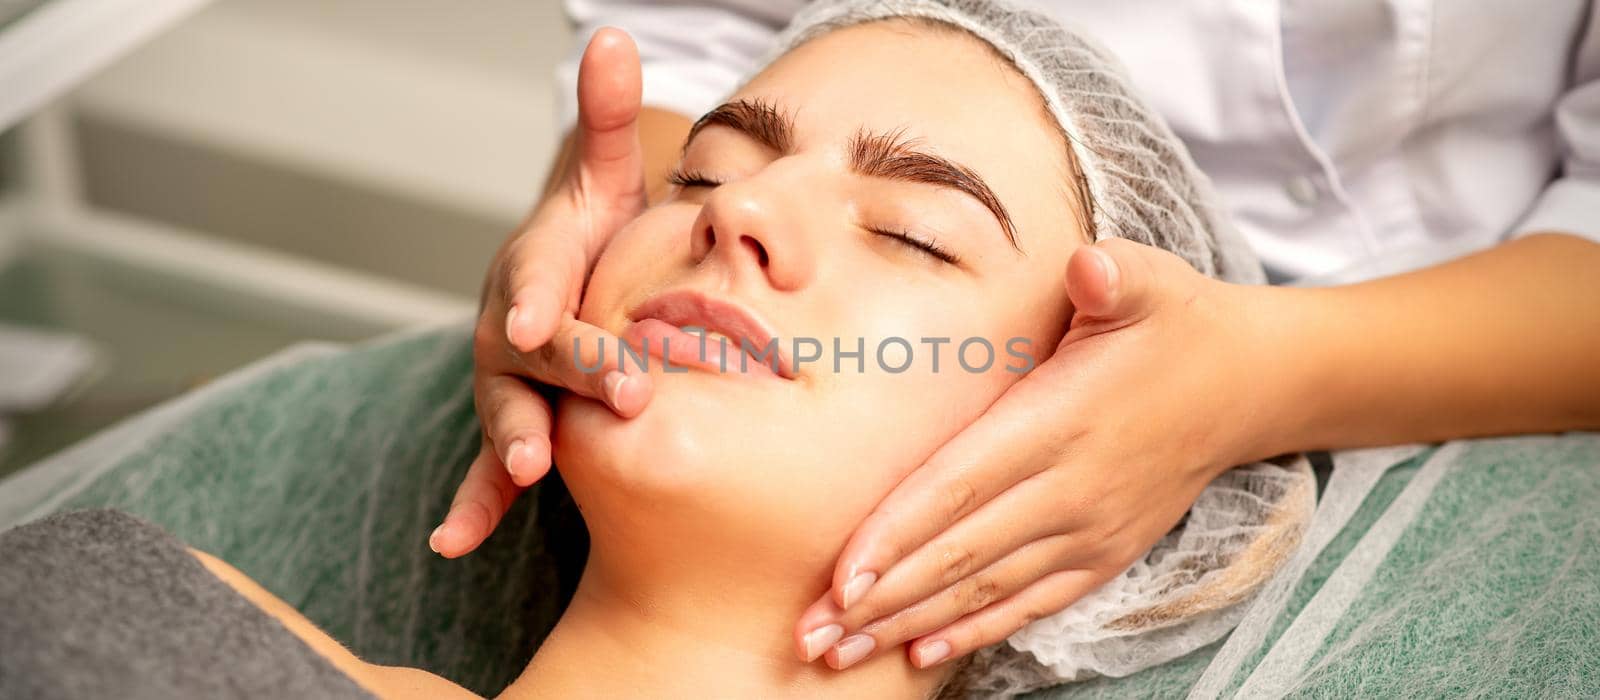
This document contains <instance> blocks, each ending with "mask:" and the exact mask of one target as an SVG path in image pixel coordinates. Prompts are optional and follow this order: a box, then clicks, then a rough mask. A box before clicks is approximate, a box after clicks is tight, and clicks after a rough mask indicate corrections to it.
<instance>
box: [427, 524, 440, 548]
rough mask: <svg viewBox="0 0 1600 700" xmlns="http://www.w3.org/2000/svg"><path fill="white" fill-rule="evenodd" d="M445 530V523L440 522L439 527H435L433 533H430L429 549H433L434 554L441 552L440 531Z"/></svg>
mask: <svg viewBox="0 0 1600 700" xmlns="http://www.w3.org/2000/svg"><path fill="white" fill-rule="evenodd" d="M443 531H444V523H439V527H436V528H434V529H433V534H430V535H428V549H431V550H433V553H434V554H438V553H439V544H438V543H439V533H440V532H443Z"/></svg>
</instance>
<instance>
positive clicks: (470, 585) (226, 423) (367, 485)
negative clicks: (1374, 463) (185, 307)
mask: <svg viewBox="0 0 1600 700" xmlns="http://www.w3.org/2000/svg"><path fill="white" fill-rule="evenodd" d="M467 333H468V331H467V330H466V329H465V328H464V327H452V328H449V329H444V330H439V331H435V332H430V333H425V334H420V335H410V336H406V337H403V338H398V339H391V340H387V341H383V342H379V343H374V344H371V345H368V346H363V347H360V348H356V349H353V350H350V351H346V352H340V353H327V354H322V355H317V356H310V357H304V358H298V359H297V360H296V361H294V362H291V363H285V364H282V365H281V366H277V367H272V368H270V369H269V370H266V371H261V372H259V373H257V375H256V376H254V377H253V378H251V379H249V380H248V381H243V382H240V383H238V384H237V385H235V386H231V387H229V388H228V389H227V390H226V391H221V392H217V393H215V394H213V395H211V396H209V397H208V398H206V399H205V400H204V401H203V402H200V404H199V405H198V406H195V407H193V408H191V409H189V410H188V411H187V413H186V414H185V415H184V416H182V418H181V420H176V421H169V424H168V425H167V426H165V427H163V428H161V429H160V430H159V431H156V432H155V434H152V435H148V436H144V437H142V438H141V440H140V441H139V442H138V443H137V445H136V446H135V447H134V448H132V449H129V450H124V451H121V452H119V453H117V454H113V455H111V456H109V457H108V459H110V460H111V462H112V463H110V464H106V465H93V468H90V466H89V465H86V464H84V463H82V460H83V459H85V458H84V457H83V456H82V455H81V454H79V455H76V456H74V457H73V460H74V462H75V463H74V464H72V465H70V466H72V468H74V469H80V470H83V473H84V474H88V475H91V476H90V477H85V478H82V479H78V480H76V481H75V482H72V483H69V484H65V485H63V486H61V487H60V488H58V489H57V490H56V491H55V492H53V493H52V494H51V497H50V498H49V499H41V503H43V504H44V505H43V506H41V509H40V510H36V511H35V512H34V513H33V516H34V517H37V516H38V515H40V514H42V512H43V511H44V510H50V511H54V510H64V509H75V508H89V507H115V508H120V509H123V510H127V511H129V512H132V513H137V514H139V515H141V516H143V517H145V518H148V519H150V520H151V521H153V522H156V523H158V524H160V525H161V526H163V527H165V528H167V529H168V530H170V531H172V532H173V533H175V534H176V535H178V536H179V537H181V538H183V539H184V540H186V541H187V542H189V543H191V544H192V545H194V546H196V547H198V548H200V549H203V550H206V551H209V552H211V553H213V554H216V555H218V556H220V557H222V558H223V559H225V560H227V561H229V562H231V563H233V564H234V565H235V566H237V567H239V568H240V569H241V570H243V571H244V572H245V573H246V574H248V575H249V576H251V577H252V578H254V579H256V580H257V581H259V582H261V583H262V585H264V586H265V587H266V588H268V589H269V590H271V591H272V592H273V593H275V594H277V595H279V596H280V597H282V598H283V599H284V600H286V601H287V602H289V603H290V604H292V605H294V606H295V607H297V608H299V609H300V610H301V611H303V612H304V613H305V614H306V615H307V616H308V617H309V618H311V619H312V620H313V621H314V622H316V623H317V624H318V625H320V626H321V627H322V628H323V629H325V630H327V631H328V632H329V633H330V634H331V635H333V636H334V637H335V638H336V639H339V640H340V641H342V642H344V643H345V644H347V645H348V646H350V648H351V649H352V650H353V651H354V652H355V653H357V654H359V655H361V656H362V657H364V658H367V659H369V660H372V661H375V662H378V663H384V664H399V665H410V666H416V667H419V668H423V669H427V670H429V671H433V672H435V673H439V674H441V675H444V676H445V677H447V678H450V679H452V680H454V681H456V682H458V683H461V684H462V685H464V686H466V687H467V688H469V689H471V690H474V691H476V692H479V693H486V694H488V693H494V692H497V691H499V690H500V689H501V688H503V687H504V686H505V685H506V684H508V683H509V682H510V681H511V680H512V679H514V678H515V676H516V674H517V673H519V672H520V671H521V669H522V667H523V666H524V664H526V662H527V660H528V659H529V658H530V657H531V656H532V653H533V651H534V649H536V648H537V645H538V643H539V641H540V640H542V639H543V637H544V635H545V634H546V633H548V631H549V629H550V627H551V626H552V625H553V624H554V621H555V620H556V618H557V617H558V616H559V614H560V611H561V609H562V607H563V606H564V604H565V600H566V598H567V596H568V595H570V590H571V587H572V586H573V585H574V584H575V576H576V574H577V573H578V571H579V570H580V568H581V562H582V557H583V553H584V549H585V547H586V542H585V537H584V533H583V528H582V523H581V520H579V519H578V518H577V515H576V511H575V509H574V508H572V506H571V502H570V500H568V499H567V498H566V496H565V493H564V490H563V489H562V488H561V487H560V485H559V482H558V481H556V482H552V483H548V484H545V485H543V486H541V487H537V488H536V489H535V490H533V491H530V492H529V493H528V494H527V495H526V496H525V497H524V498H523V499H522V500H521V501H520V502H519V503H518V504H517V506H516V507H515V508H514V509H513V511H512V512H511V513H510V514H509V515H508V516H507V518H506V520H505V521H504V522H503V523H502V525H501V527H500V529H499V531H498V532H497V533H496V534H495V535H494V536H493V537H492V538H491V539H490V540H489V542H488V543H486V545H485V547H484V548H483V549H482V550H480V551H479V552H477V553H474V554H472V555H470V556H468V557H466V558H464V559H461V560H457V561H446V560H443V559H441V558H439V557H437V556H436V555H434V554H433V553H432V552H430V551H429V550H428V547H427V541H426V540H427V535H428V533H429V531H430V530H431V529H432V527H433V526H434V525H435V524H437V523H438V522H439V520H440V518H441V517H442V516H443V514H444V511H445V509H446V507H447V506H448V505H449V502H450V498H451V496H452V494H453V491H454V487H455V485H456V483H457V482H458V481H459V479H460V477H461V475H462V474H463V473H464V472H465V469H466V466H467V464H468V463H469V461H470V460H471V458H472V456H473V454H474V453H475V451H476V449H477V444H478V439H479V438H478V425H477V422H476V419H475V418H474V415H473V409H472V397H471V388H470V384H469V373H470V366H471V361H470V355H469V348H468V335H467ZM61 466H62V465H52V464H49V463H46V464H43V465H41V466H40V467H38V468H39V469H52V468H59V467H61ZM1430 470H1431V473H1432V474H1433V475H1434V476H1433V477H1432V478H1437V485H1436V486H1434V487H1433V488H1432V490H1431V491H1418V495H1419V496H1420V498H1418V499H1412V500H1415V501H1416V503H1417V507H1416V509H1415V513H1414V514H1413V515H1409V516H1407V517H1403V518H1402V517H1397V512H1398V508H1399V501H1403V500H1405V499H1403V498H1402V494H1403V493H1406V492H1407V491H1408V487H1411V486H1415V484H1413V482H1414V481H1419V480H1420V478H1419V476H1418V475H1419V474H1427V473H1430ZM3 487H4V484H0V488H3ZM1401 515H1403V514H1401ZM1386 534H1392V535H1397V538H1395V539H1394V541H1393V545H1392V547H1391V548H1388V549H1381V548H1380V545H1382V544H1383V542H1382V540H1383V539H1384V536H1385V535H1386ZM1370 552H1376V553H1377V556H1368V553H1370ZM1270 621H1271V624H1270V627H1269V628H1268V633H1267V634H1266V636H1265V641H1264V642H1263V643H1262V644H1261V646H1260V648H1259V649H1257V650H1255V651H1254V652H1252V653H1250V654H1249V655H1248V656H1247V657H1246V658H1247V661H1246V662H1245V663H1244V665H1243V666H1242V667H1240V668H1239V670H1238V672H1237V673H1236V674H1235V675H1233V676H1232V681H1231V682H1230V683H1229V684H1228V686H1227V692H1226V693H1225V694H1228V695H1234V694H1243V695H1246V696H1259V695H1270V696H1282V695H1303V696H1315V697H1325V696H1340V697H1345V696H1351V695H1376V696H1396V695H1403V696H1428V697H1432V696H1458V695H1493V696H1508V695H1509V696H1524V697H1526V696H1540V697H1550V696H1571V697H1583V696H1587V697H1595V696H1600V654H1597V653H1596V652H1595V650H1596V649H1600V437H1596V436H1594V435H1588V434H1576V435H1568V436H1557V437H1527V438H1511V439H1501V440H1484V441H1473V442H1468V443H1453V444H1452V445H1450V446H1446V447H1445V448H1441V449H1438V450H1430V451H1427V452H1424V453H1423V454H1421V455H1418V456H1417V457H1415V458H1413V459H1411V460H1408V461H1406V462H1405V463H1403V464H1400V465H1398V466H1396V467H1394V468H1392V469H1389V470H1388V471H1387V472H1386V473H1385V474H1384V476H1383V477H1382V478H1381V479H1380V480H1379V481H1378V484H1377V487H1376V488H1375V490H1373V492H1372V493H1371V494H1369V495H1368V496H1367V498H1366V500H1365V501H1364V502H1363V503H1362V504H1361V506H1360V508H1359V509H1358V510H1357V512H1356V514H1355V516H1354V517H1353V518H1352V519H1351V521H1350V522H1349V524H1348V525H1347V526H1346V527H1345V528H1344V529H1343V530H1342V531H1340V533H1339V535H1338V536H1337V537H1335V538H1334V539H1333V541H1332V542H1331V544H1329V545H1328V546H1327V547H1326V548H1325V549H1324V551H1323V552H1322V553H1321V554H1320V556H1318V557H1317V558H1316V560H1315V561H1314V563H1313V564H1312V566H1311V567H1310V569H1309V570H1307V572H1306V574H1305V575H1304V576H1303V577H1302V578H1301V580H1300V581H1299V582H1298V583H1297V584H1296V585H1295V587H1294V588H1293V594H1292V595H1291V596H1289V600H1288V602H1287V604H1286V605H1284V607H1283V610H1281V611H1278V612H1277V613H1276V614H1275V615H1274V616H1273V617H1271V618H1270ZM1219 646H1220V644H1219V645H1212V646H1211V647H1207V648H1205V649H1201V650H1200V651H1197V652H1195V653H1193V654H1190V655H1188V656H1186V657H1183V658H1181V659H1178V660H1177V661H1174V662H1172V663H1168V664H1165V665H1163V666H1160V667H1157V668H1153V669H1150V670H1147V671H1144V672H1140V673H1136V674H1133V675H1131V676H1129V677H1126V678H1100V679H1094V680H1090V681H1086V682H1081V683H1076V684H1072V685H1067V686H1060V687H1056V688H1051V689H1047V690H1044V691H1041V692H1039V693H1035V694H1034V696H1033V697H1039V698H1099V697H1129V696H1136V697H1182V696H1185V695H1187V694H1189V692H1190V690H1191V688H1192V687H1193V686H1194V685H1195V683H1196V680H1197V679H1198V678H1199V677H1200V676H1201V674H1202V673H1204V672H1205V670H1206V668H1207V667H1208V665H1210V664H1211V662H1212V656H1213V654H1215V652H1216V651H1217V649H1218V648H1219Z"/></svg>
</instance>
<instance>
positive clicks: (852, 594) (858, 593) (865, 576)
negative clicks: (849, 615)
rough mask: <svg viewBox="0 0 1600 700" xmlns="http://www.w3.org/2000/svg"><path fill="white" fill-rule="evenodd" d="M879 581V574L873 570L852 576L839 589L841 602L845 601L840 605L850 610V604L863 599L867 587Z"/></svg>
mask: <svg viewBox="0 0 1600 700" xmlns="http://www.w3.org/2000/svg"><path fill="white" fill-rule="evenodd" d="M877 582H878V575H877V574H875V573H873V572H871V571H863V572H861V573H859V574H856V575H855V576H853V577H851V578H850V580H849V581H845V583H844V588H843V589H842V590H840V591H839V596H840V602H841V603H843V604H842V605H840V606H839V607H842V608H844V609H846V610H849V609H850V606H852V605H855V604H856V602H857V601H859V600H861V597H862V596H864V595H866V594H867V589H868V588H871V587H872V584H874V583H877Z"/></svg>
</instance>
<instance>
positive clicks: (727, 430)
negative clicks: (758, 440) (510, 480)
mask: <svg viewBox="0 0 1600 700" xmlns="http://www.w3.org/2000/svg"><path fill="white" fill-rule="evenodd" d="M650 374H651V380H652V381H653V383H654V388H655V391H654V393H653V395H652V397H651V399H650V404H649V405H648V406H646V407H645V409H644V411H643V412H642V413H640V414H639V415H637V416H634V417H633V418H621V417H619V416H617V415H616V414H615V413H613V412H612V411H611V410H610V409H608V408H606V406H605V405H604V404H602V403H600V402H599V401H595V400H593V399H587V398H583V397H579V396H575V395H571V394H567V395H564V396H563V397H562V398H561V401H560V404H559V407H558V411H557V414H556V415H557V419H556V426H555V435H554V439H553V440H552V443H553V445H552V447H553V449H554V456H555V462H556V464H559V465H561V467H562V478H563V479H566V480H568V481H569V482H570V481H571V480H572V479H573V478H578V479H595V480H598V481H601V482H605V483H608V484H609V488H619V489H625V490H629V491H641V492H649V493H654V494H660V495H666V494H671V493H674V492H693V491H703V490H704V489H705V488H706V487H707V486H708V485H709V484H708V482H711V481H713V480H716V479H717V478H718V476H719V475H718V471H719V470H720V469H722V468H725V465H727V464H729V463H730V462H742V461H743V459H742V458H743V457H744V456H747V455H749V454H750V448H751V447H752V446H751V445H749V444H746V441H745V438H747V437H749V435H750V432H751V430H750V429H751V427H752V419H753V418H754V417H755V416H759V415H762V414H763V413H764V411H763V410H762V404H767V405H771V401H770V400H762V399H763V397H762V396H761V395H760V394H761V393H763V392H760V391H753V390H752V387H745V386H740V385H742V384H746V383H749V382H753V381H757V380H755V379H754V378H743V377H721V376H716V375H715V374H709V373H705V372H689V373H683V374H663V373H661V372H660V371H652V372H651V373H650ZM755 425H760V423H759V422H758V423H755ZM569 471H571V472H575V473H574V474H572V475H571V476H569V475H568V472H569ZM578 472H581V473H578Z"/></svg>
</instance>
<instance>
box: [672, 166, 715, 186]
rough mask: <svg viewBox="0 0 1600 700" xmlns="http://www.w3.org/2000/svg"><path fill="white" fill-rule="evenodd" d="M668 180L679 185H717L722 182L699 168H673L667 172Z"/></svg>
mask: <svg viewBox="0 0 1600 700" xmlns="http://www.w3.org/2000/svg"><path fill="white" fill-rule="evenodd" d="M667 182H668V183H670V184H673V185H677V186H678V187H716V186H718V185H721V184H722V183H721V182H719V181H717V180H714V179H712V178H711V177H709V176H707V175H706V174H704V173H702V172H700V171H698V170H687V169H684V168H673V169H672V171H671V172H669V173H667Z"/></svg>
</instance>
